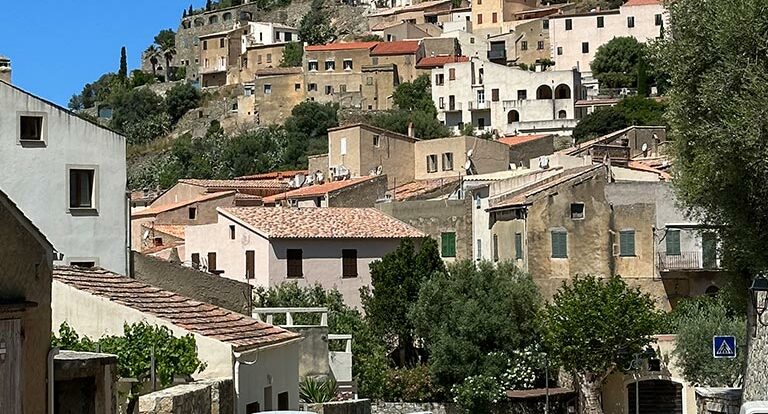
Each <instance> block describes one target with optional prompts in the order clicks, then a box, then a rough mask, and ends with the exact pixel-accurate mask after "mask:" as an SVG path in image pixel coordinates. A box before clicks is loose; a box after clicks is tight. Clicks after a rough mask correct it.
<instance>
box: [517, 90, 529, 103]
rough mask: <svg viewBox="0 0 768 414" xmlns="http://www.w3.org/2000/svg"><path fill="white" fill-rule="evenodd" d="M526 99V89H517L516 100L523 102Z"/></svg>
mask: <svg viewBox="0 0 768 414" xmlns="http://www.w3.org/2000/svg"><path fill="white" fill-rule="evenodd" d="M526 99H528V90H526V89H518V90H517V100H518V101H524V100H526Z"/></svg>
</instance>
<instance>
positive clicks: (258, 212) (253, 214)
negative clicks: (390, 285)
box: [218, 207, 425, 239]
mask: <svg viewBox="0 0 768 414" xmlns="http://www.w3.org/2000/svg"><path fill="white" fill-rule="evenodd" d="M218 210H219V212H220V213H221V214H223V215H225V216H228V217H230V218H232V219H234V220H237V221H239V222H240V223H242V224H243V225H245V226H247V227H250V228H251V229H252V230H253V231H255V232H257V233H259V234H261V235H263V236H264V237H266V238H270V239H399V238H403V237H417V238H419V237H425V234H424V233H422V232H421V231H419V230H417V229H415V228H413V227H411V226H409V225H408V224H405V223H403V222H402V221H400V220H398V219H396V218H393V217H390V216H388V215H386V214H384V213H382V212H381V211H379V210H377V209H375V208H341V207H306V208H298V207H233V208H219V209H218Z"/></svg>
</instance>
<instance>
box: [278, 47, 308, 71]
mask: <svg viewBox="0 0 768 414" xmlns="http://www.w3.org/2000/svg"><path fill="white" fill-rule="evenodd" d="M303 56H304V46H303V45H302V43H301V42H291V43H288V44H287V45H285V49H283V58H282V59H281V60H280V66H281V67H284V68H285V67H298V66H301V60H302V58H303Z"/></svg>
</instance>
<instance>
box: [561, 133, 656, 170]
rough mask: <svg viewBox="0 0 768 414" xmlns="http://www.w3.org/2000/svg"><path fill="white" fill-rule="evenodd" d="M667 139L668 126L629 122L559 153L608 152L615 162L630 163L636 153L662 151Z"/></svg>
mask: <svg viewBox="0 0 768 414" xmlns="http://www.w3.org/2000/svg"><path fill="white" fill-rule="evenodd" d="M666 141H667V129H666V127H664V126H630V127H627V128H624V129H620V130H618V131H614V132H611V133H608V134H605V135H603V136H600V137H597V138H595V139H592V140H589V141H585V142H581V143H579V144H578V145H577V146H575V147H572V148H566V149H564V150H561V151H559V153H561V154H564V155H569V156H575V157H580V156H584V155H589V156H591V157H593V158H595V159H597V158H603V157H605V156H606V155H608V156H609V157H610V159H611V163H612V164H621V165H629V164H630V163H631V162H632V160H633V159H635V158H637V157H656V156H660V155H662V153H663V146H664V145H665V144H666Z"/></svg>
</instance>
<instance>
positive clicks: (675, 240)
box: [667, 230, 680, 256]
mask: <svg viewBox="0 0 768 414" xmlns="http://www.w3.org/2000/svg"><path fill="white" fill-rule="evenodd" d="M667 256H680V230H669V231H668V232H667Z"/></svg>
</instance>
